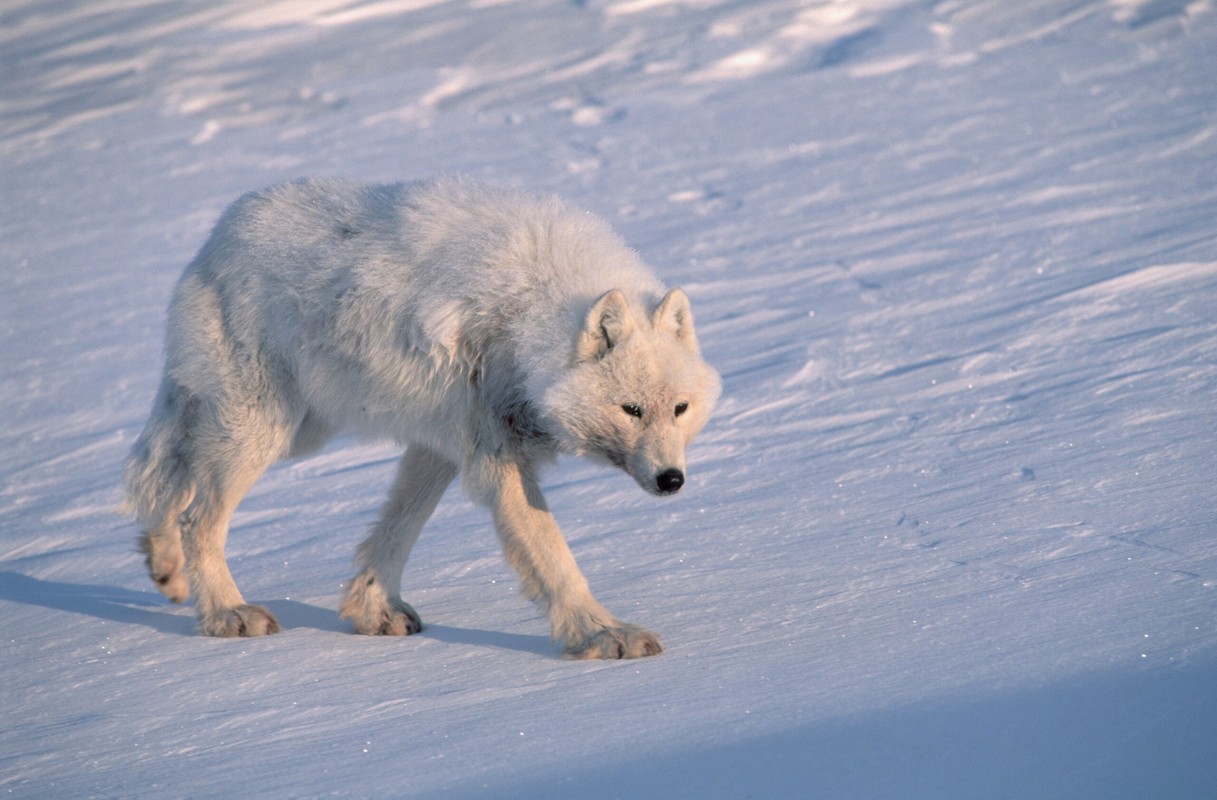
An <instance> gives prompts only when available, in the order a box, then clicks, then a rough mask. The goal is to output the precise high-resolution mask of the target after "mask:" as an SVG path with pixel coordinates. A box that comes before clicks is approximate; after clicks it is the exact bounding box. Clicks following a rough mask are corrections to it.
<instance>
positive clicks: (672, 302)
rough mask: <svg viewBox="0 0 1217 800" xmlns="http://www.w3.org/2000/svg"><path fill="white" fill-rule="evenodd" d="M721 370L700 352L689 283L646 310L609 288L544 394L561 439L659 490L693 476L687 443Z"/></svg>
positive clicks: (669, 490) (706, 411)
mask: <svg viewBox="0 0 1217 800" xmlns="http://www.w3.org/2000/svg"><path fill="white" fill-rule="evenodd" d="M719 389H720V387H719V379H718V374H717V373H715V371H714V370H713V369H711V368H710V366H709V365H708V364H706V362H704V361H703V360H702V358H701V354H700V351H699V349H698V346H697V335H696V333H695V332H694V329H693V313H692V311H691V310H690V309H689V299H688V297H686V296H685V293H684V292H682V291H681V290H680V289H673V290H671V291H670V292H668V293H667V294H666V295H665V296H664V297H663V299H662V300H660V301H659V303H658V305H656V306H655V307H654V308H651V309H647V310H646V311H643V310H642V309H640V308H637V307H635V306H632V305H631V304H630V302H629V300H628V299H627V298H626V295H625V294H624V293H623V292H621V291H619V290H616V289H614V290H612V291H609V292H606V293H605V294H603V295H601V297H600V298H599V299H598V300H597V301H596V302H595V303H594V304H593V305H592V307H591V310H589V311H588V313H587V316H586V318H585V319H584V321H583V325H582V327H581V328H580V330H579V332H578V334H577V337H576V341H575V343H574V351H573V354H572V359H571V366H570V369H569V370H568V372H567V373H566V374H565V375H564V377H563V378H562V379H561V380H560V381H558V383H557V384H555V385H554V386H552V387H551V390H550V391H549V392H547V393H546V394H547V396H546V398H545V400H546V402H545V406H546V412H547V416H548V417H549V418H550V419H551V420H552V421H553V422H554V423H556V425H557V427H558V428H559V429H560V435H559V438H560V440H561V441H562V442H563V443H564V444H565V445H567V448H568V449H571V450H574V451H575V452H577V453H579V454H581V455H588V456H594V457H600V458H604V459H606V460H608V461H609V462H611V463H612V464H614V465H616V466H618V467H621V468H622V469H623V470H625V471H626V472H628V473H629V474H630V475H631V476H633V478H634V480H636V481H637V482H638V484H639V485H640V486H642V488H644V489H646V490H647V491H648V492H651V493H652V494H658V495H665V494H673V493H675V492H677V491H678V490H679V489H680V487H681V486H683V485H684V482H685V447H686V446H687V445H688V443H689V442H690V441H691V440H692V439H693V436H694V435H695V434H696V433H697V432H698V431H699V430H701V428H702V426H703V425H705V424H706V420H707V419H709V417H710V412H711V410H712V409H713V407H714V403H715V401H716V400H717V399H718V394H719Z"/></svg>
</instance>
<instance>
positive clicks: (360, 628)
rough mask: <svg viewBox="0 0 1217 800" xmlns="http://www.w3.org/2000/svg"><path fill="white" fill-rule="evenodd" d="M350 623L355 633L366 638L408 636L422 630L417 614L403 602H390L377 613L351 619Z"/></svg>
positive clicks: (421, 622)
mask: <svg viewBox="0 0 1217 800" xmlns="http://www.w3.org/2000/svg"><path fill="white" fill-rule="evenodd" d="M351 621H352V622H354V623H355V630H356V631H357V632H359V633H362V634H366V635H368V636H409V635H410V634H412V633H418V632H419V631H421V630H422V629H423V621H422V619H421V618H420V617H419V616H418V612H417V611H415V610H414V608H413V607H411V605H410V604H409V603H407V602H405V601H404V600H390V601H389V602H388V605H387V606H385V607H384V608H381V609H379V610H378V611H377V612H374V613H371V614H362V615H360V616H358V617H351Z"/></svg>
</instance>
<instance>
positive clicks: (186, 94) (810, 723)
mask: <svg viewBox="0 0 1217 800" xmlns="http://www.w3.org/2000/svg"><path fill="white" fill-rule="evenodd" d="M1215 76H1217V4H1215V3H1214V2H1212V0H1197V1H1196V2H1190V3H1189V2H1185V1H1184V0H1024V1H1021V2H1017V3H1016V2H1007V1H1006V0H940V1H938V2H933V1H932V0H836V1H835V2H829V1H828V0H824V1H822V2H810V1H809V2H796V1H795V0H762V1H761V2H740V1H739V0H688V1H687V2H671V1H668V0H588V2H566V3H560V2H539V3H509V2H496V1H495V0H480V1H474V2H468V1H464V0H462V1H459V2H458V1H457V0H452V2H442V0H379V1H377V0H362V1H361V0H298V1H297V0H293V1H291V2H289V1H288V0H280V2H266V3H260V4H250V3H248V2H246V0H191V1H190V2H180V0H172V1H170V0H91V1H90V2H83V1H82V0H9V1H8V2H7V3H5V5H4V7H3V10H0V348H2V349H0V414H2V419H0V453H3V456H2V457H0V531H2V533H0V536H2V539H0V647H2V648H3V651H2V652H3V662H2V663H3V680H2V683H3V688H0V708H2V709H3V712H2V713H3V723H2V725H0V789H2V790H3V791H4V792H5V793H7V794H8V795H10V796H16V797H86V796H97V797H156V798H163V797H231V796H247V797H330V796H351V797H391V796H392V797H406V796H409V797H430V796H439V795H444V796H450V797H502V798H506V797H590V798H607V797H648V796H677V797H697V798H700V797H723V798H735V797H740V798H742V797H757V798H761V797H796V796H797V797H816V798H820V797H823V798H852V797H857V798H883V797H892V798H920V797H937V798H961V799H962V798H975V797H1018V798H1082V797H1086V798H1124V797H1127V798H1149V797H1155V798H1211V797H1213V796H1214V795H1213V792H1214V791H1215V789H1214V787H1217V543H1215V542H1214V536H1215V535H1217V502H1215V500H1214V489H1213V486H1214V482H1215V479H1217V469H1215V467H1214V463H1215V459H1214V455H1215V453H1214V450H1215V447H1214V445H1215V443H1217V78H1215ZM455 171H460V172H465V173H468V174H471V175H474V176H476V177H479V178H483V179H486V180H491V181H495V182H500V183H505V184H512V185H518V186H526V187H530V188H539V189H547V190H553V191H558V192H560V193H562V194H563V195H564V196H566V197H567V198H568V199H569V200H571V201H572V202H573V203H575V204H577V205H582V206H584V207H587V208H590V209H592V210H595V211H597V212H598V213H601V214H603V215H604V216H606V217H608V218H609V219H610V220H611V221H612V222H613V223H614V224H615V225H616V226H617V227H618V228H619V229H620V230H621V232H622V233H623V234H624V235H625V236H626V238H627V239H628V240H629V241H630V242H631V243H632V244H633V245H634V246H636V247H637V248H638V249H639V250H640V251H641V252H642V253H643V254H644V256H645V257H646V258H647V259H648V260H649V261H650V262H651V263H652V264H654V265H655V266H656V268H657V270H658V271H659V272H660V273H661V275H663V276H664V278H665V279H666V280H667V281H668V282H669V283H670V284H673V285H677V284H679V285H683V286H684V287H686V289H687V290H688V291H689V293H690V295H691V296H692V297H693V300H694V308H695V311H696V312H697V315H698V323H699V332H700V333H701V336H702V340H703V346H704V349H705V351H706V353H707V355H708V357H709V358H710V360H711V361H712V362H713V363H714V364H715V365H716V366H717V367H718V368H719V369H720V371H721V372H722V374H723V377H724V384H725V393H724V399H723V402H722V404H721V411H720V413H719V414H718V415H717V417H716V419H715V420H714V421H713V422H712V423H711V425H710V426H709V427H708V429H707V430H706V432H705V433H704V434H703V436H702V438H701V439H700V440H699V441H698V443H697V444H696V445H695V447H694V449H693V451H692V453H691V456H692V463H691V476H690V477H691V483H690V485H689V486H688V487H687V488H686V490H685V491H684V492H682V493H681V495H680V496H679V497H678V498H677V499H674V500H670V501H659V500H655V499H654V498H650V497H647V496H644V495H643V494H642V493H641V492H639V491H638V490H637V488H636V487H635V486H634V485H633V484H632V482H630V481H629V479H628V478H626V477H625V476H624V475H620V474H616V473H612V472H606V471H604V470H601V469H598V468H594V467H591V466H587V465H584V464H581V463H575V462H571V463H564V464H563V468H562V469H561V470H559V471H555V472H554V473H553V474H552V475H551V476H549V480H548V483H547V490H548V493H549V498H550V500H551V505H552V506H553V507H554V510H555V513H556V514H557V516H558V518H559V521H560V522H562V523H563V525H564V529H565V530H566V532H567V536H568V538H569V540H570V541H571V544H572V547H573V549H574V550H575V552H576V555H577V557H578V558H579V560H580V563H581V565H582V566H583V568H584V570H585V571H586V573H587V574H588V576H589V578H590V580H591V582H592V585H593V587H594V588H595V589H596V591H597V593H598V595H599V596H600V598H601V600H603V601H604V602H605V604H606V605H608V606H609V607H610V608H613V609H614V610H616V611H617V612H618V613H620V614H621V615H622V616H624V617H626V618H628V619H631V620H633V621H635V622H638V623H642V624H645V625H647V626H648V627H652V628H653V629H655V630H657V631H658V632H660V633H661V634H662V635H663V637H664V641H665V644H666V645H667V648H668V651H667V652H666V653H665V654H664V655H663V656H661V657H659V658H654V659H647V660H642V661H633V662H621V663H592V664H587V663H572V662H566V661H562V660H560V659H558V658H557V651H556V648H555V647H554V646H553V645H552V644H551V643H550V642H549V640H548V638H547V636H546V632H547V629H546V626H545V624H544V622H543V620H542V619H541V618H540V616H539V614H538V613H537V611H536V610H535V609H534V608H532V607H531V606H530V605H528V604H527V603H526V602H524V601H523V600H522V599H521V598H520V597H519V594H518V591H517V589H516V588H515V582H514V579H513V577H512V575H511V574H510V572H509V571H508V568H507V567H506V566H505V565H504V564H503V563H502V560H501V558H500V556H499V554H498V552H497V545H496V544H495V541H494V536H493V533H492V532H491V530H490V527H489V524H488V520H487V518H486V516H485V514H484V513H483V512H482V511H480V510H478V509H476V508H474V507H473V506H472V505H470V504H469V503H468V501H466V500H465V499H464V498H463V497H462V496H461V495H460V494H459V492H456V491H453V492H451V493H450V495H449V496H448V497H447V498H446V500H445V503H444V504H443V505H442V506H441V510H440V512H439V513H438V514H437V516H436V517H435V519H434V520H433V522H432V524H431V526H430V527H429V529H428V531H427V532H426V533H425V534H424V537H423V539H422V541H421V543H420V545H419V547H418V548H417V550H416V552H415V556H414V558H413V560H412V561H411V563H410V565H409V566H408V567H407V575H406V585H407V587H408V592H407V597H408V599H410V600H411V601H412V602H413V603H414V604H415V606H416V607H417V608H418V609H419V611H420V613H421V614H422V615H423V618H424V620H425V621H426V622H427V623H428V624H429V627H428V629H427V630H426V631H425V633H424V634H423V635H422V636H417V637H409V638H406V639H383V638H363V637H358V636H355V635H353V634H351V633H350V632H349V631H348V629H347V626H346V624H345V623H343V622H341V621H340V620H338V618H337V615H336V613H335V611H334V609H335V608H336V606H337V603H338V600H339V598H340V596H341V592H342V588H341V583H342V582H343V581H344V580H345V579H346V578H348V577H349V573H350V571H351V569H350V558H351V553H352V550H353V547H354V545H355V543H356V542H358V541H359V540H360V539H361V538H362V536H363V535H364V533H365V530H366V528H367V527H368V525H369V524H370V522H371V520H372V519H373V517H374V515H375V514H376V512H377V509H378V506H379V503H380V502H381V498H382V496H383V494H384V492H385V490H386V488H387V485H388V482H389V479H390V476H391V474H392V470H393V460H394V457H395V455H396V453H395V451H394V449H393V448H392V447H389V446H387V445H381V446H368V445H360V444H357V443H355V442H352V441H350V440H343V441H340V442H338V443H336V444H335V445H333V446H331V447H330V448H329V449H328V450H326V451H325V452H323V453H322V454H321V455H319V456H316V457H313V458H310V459H307V460H302V461H299V462H295V463H290V464H284V465H280V466H279V467H276V468H275V469H274V470H272V471H271V473H269V474H268V475H267V476H266V477H265V478H264V479H263V481H262V482H261V483H260V484H259V485H258V486H257V487H256V488H255V490H254V492H253V493H252V494H251V495H250V497H249V498H248V500H247V501H246V503H245V504H244V505H243V506H242V508H241V510H240V511H239V512H238V515H237V519H236V522H235V526H234V532H233V537H232V539H231V541H230V547H229V551H230V562H231V564H232V566H233V570H234V572H235V573H236V577H237V580H238V583H240V584H241V586H242V588H243V589H244V591H245V594H246V595H247V596H248V597H250V598H251V599H252V600H254V601H257V602H265V603H266V605H268V606H269V607H270V608H271V609H272V610H274V611H275V612H276V613H277V614H278V616H279V618H280V620H281V622H282V623H283V624H284V626H285V631H284V632H283V633H281V634H279V635H277V636H273V637H269V638H266V639H261V640H241V641H219V640H214V639H207V638H204V637H199V636H195V635H192V629H193V618H192V613H191V610H190V609H189V608H180V607H172V606H170V605H168V604H167V603H165V602H164V601H163V600H162V599H161V597H160V595H159V594H158V593H157V592H156V591H155V590H154V588H153V587H152V586H151V584H150V583H149V581H148V580H147V578H146V576H145V574H144V569H143V565H142V563H141V558H140V557H139V556H138V555H137V554H136V553H135V552H134V549H133V543H134V537H135V533H136V532H135V530H134V527H133V526H132V525H131V523H130V522H129V521H127V520H125V519H123V518H121V517H119V516H117V515H116V514H115V512H114V508H115V506H116V505H117V503H118V500H119V492H118V487H117V482H118V473H119V470H120V465H121V461H122V458H123V456H124V455H125V452H126V450H127V449H128V448H129V447H130V445H131V443H132V441H133V439H134V437H135V435H136V433H137V432H138V430H139V427H140V426H141V425H142V423H143V420H144V417H145V415H146V412H147V410H148V408H149V406H150V403H151V399H152V393H153V391H154V388H155V383H156V380H157V372H158V370H159V353H160V348H161V336H162V326H163V321H164V306H165V303H166V302H167V300H168V295H169V291H170V287H171V286H172V283H173V281H174V279H175V278H176V276H177V274H178V273H179V272H180V270H181V268H182V267H183V266H184V265H185V263H186V262H187V261H188V260H189V258H190V257H191V255H192V254H193V251H194V250H195V248H197V247H198V245H199V244H200V243H201V241H202V239H203V237H204V236H205V235H206V232H207V230H208V228H209V227H210V225H211V223H212V222H213V221H214V219H215V217H216V215H217V214H218V212H219V211H220V209H221V208H222V207H223V206H224V205H225V204H226V203H227V202H228V201H230V200H231V199H233V198H234V197H235V196H236V195H238V194H240V193H241V192H243V191H246V190H248V189H252V188H256V187H258V186H262V185H264V184H267V183H271V182H274V181H277V180H280V179H283V178H287V177H294V176H298V175H303V174H336V175H345V176H353V177H361V178H369V179H382V180H387V179H402V178H413V177H419V176H423V175H427V174H431V173H435V172H455Z"/></svg>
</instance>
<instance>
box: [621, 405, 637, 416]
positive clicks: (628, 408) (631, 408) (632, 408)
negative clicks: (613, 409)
mask: <svg viewBox="0 0 1217 800" xmlns="http://www.w3.org/2000/svg"><path fill="white" fill-rule="evenodd" d="M621 410H622V411H624V412H625V413H627V414H629V415H630V416H631V417H638V419H642V406H640V405H638V404H637V403H624V404H622V406H621Z"/></svg>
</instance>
